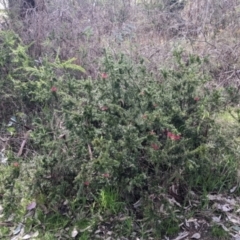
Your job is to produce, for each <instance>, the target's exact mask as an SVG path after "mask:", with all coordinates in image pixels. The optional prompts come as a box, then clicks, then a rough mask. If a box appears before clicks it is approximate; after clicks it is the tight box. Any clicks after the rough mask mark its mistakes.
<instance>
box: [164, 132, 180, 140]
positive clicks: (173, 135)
mask: <svg viewBox="0 0 240 240" xmlns="http://www.w3.org/2000/svg"><path fill="white" fill-rule="evenodd" d="M167 137H168V138H170V139H171V140H174V141H175V140H179V139H180V138H181V136H180V135H176V134H174V133H171V132H167Z"/></svg>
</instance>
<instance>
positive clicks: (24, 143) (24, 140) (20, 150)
mask: <svg viewBox="0 0 240 240" xmlns="http://www.w3.org/2000/svg"><path fill="white" fill-rule="evenodd" d="M30 133H31V130H29V131H27V132H26V133H25V134H24V137H23V141H22V144H21V147H20V149H19V151H18V154H17V157H20V156H21V155H22V153H23V148H24V147H25V145H26V143H27V139H28V137H29V134H30Z"/></svg>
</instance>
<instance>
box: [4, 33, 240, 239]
mask: <svg viewBox="0 0 240 240" xmlns="http://www.w3.org/2000/svg"><path fill="white" fill-rule="evenodd" d="M7 39H10V41H9V42H10V43H8V44H9V45H7V48H2V51H3V53H4V54H3V56H4V58H3V59H2V60H1V63H0V64H2V66H5V65H4V62H7V59H8V58H10V59H11V61H10V60H8V61H10V62H11V63H9V65H7V69H8V71H9V72H8V73H6V74H5V77H6V78H5V79H4V78H2V83H1V84H2V86H3V90H2V89H1V90H0V91H2V94H3V95H2V96H1V100H2V101H4V102H5V103H7V104H10V102H11V101H14V102H15V104H13V105H11V111H10V112H11V114H14V115H17V116H18V119H17V122H19V124H18V125H19V126H20V127H19V128H16V129H15V132H13V133H12V135H15V134H17V133H18V134H20V133H22V132H23V131H24V129H25V127H26V126H25V124H26V122H24V120H21V116H27V117H28V118H27V122H28V123H29V124H30V125H31V129H32V131H31V133H30V147H29V148H30V150H31V153H30V154H29V155H27V156H28V159H31V160H29V162H27V163H25V165H24V166H31V168H30V170H29V171H25V173H24V171H22V169H21V168H16V167H15V168H13V169H12V167H10V166H6V167H5V166H4V167H3V169H4V171H5V173H4V175H3V176H4V177H3V179H2V180H3V181H2V182H3V184H4V186H1V192H3V193H4V201H3V202H4V204H5V205H4V206H5V207H6V209H11V210H13V209H16V205H17V203H19V200H22V199H24V200H25V201H26V199H25V198H24V197H23V196H21V195H19V192H20V190H21V187H18V186H17V184H16V183H15V179H21V180H23V179H26V176H28V177H29V178H30V179H31V183H28V185H27V187H26V191H29V193H31V194H30V195H31V197H32V198H34V199H36V202H37V204H39V205H41V206H44V208H45V209H47V210H48V211H52V212H53V213H54V214H53V215H51V214H50V215H48V216H46V215H45V213H44V212H43V211H42V210H39V209H38V210H37V211H36V213H35V214H36V215H35V219H37V220H39V221H40V222H43V223H44V226H45V229H47V230H50V229H51V228H54V229H55V230H56V229H59V228H60V227H61V226H62V225H67V224H68V219H66V218H65V217H63V215H65V214H70V215H71V216H72V215H73V217H72V218H71V219H77V221H78V222H81V221H82V220H83V219H85V218H89V226H91V227H94V226H95V221H97V220H96V219H98V217H99V215H101V214H102V215H104V216H105V217H109V216H110V215H112V214H115V215H116V214H120V213H121V212H123V211H124V208H123V207H126V206H132V204H133V203H135V202H136V201H137V200H139V199H140V198H143V197H145V196H146V195H148V194H150V193H152V192H157V190H156V189H158V188H159V186H161V187H162V188H164V189H165V190H166V191H167V189H168V188H169V186H171V185H173V184H178V185H185V186H186V185H187V190H188V189H194V190H197V191H199V192H207V191H219V190H221V189H224V188H229V186H232V185H233V183H235V181H236V179H235V176H236V175H235V172H236V169H237V166H238V163H237V161H236V159H238V158H239V152H238V150H236V149H237V148H236V146H237V145H236V143H234V141H232V140H231V139H229V136H228V135H227V132H224V134H223V131H222V126H221V124H219V122H218V121H217V120H218V119H217V118H218V116H220V115H221V113H222V112H223V111H224V110H225V108H226V105H227V104H232V105H234V102H235V101H236V99H237V98H238V95H237V90H236V89H233V88H231V89H228V91H226V92H225V91H220V90H215V89H211V88H209V87H208V86H209V85H208V84H207V83H209V82H210V79H209V78H208V75H207V73H204V71H203V69H202V62H203V59H201V58H200V57H198V56H194V55H189V56H188V61H187V63H186V62H185V61H183V57H182V55H183V52H182V51H176V52H174V56H175V59H176V62H175V63H174V64H173V67H172V69H160V71H161V78H160V79H155V78H154V77H153V74H151V73H149V72H148V71H147V70H146V67H145V63H144V61H143V60H142V61H140V62H138V63H136V62H133V61H132V60H131V59H129V58H128V57H126V56H125V55H123V54H121V55H119V56H118V57H117V58H114V57H113V56H111V55H109V54H108V53H107V52H106V53H105V57H104V59H103V67H102V73H101V74H99V77H98V79H91V78H87V79H81V80H80V79H76V78H75V77H74V74H72V72H71V71H70V70H73V71H81V72H84V69H83V68H81V67H79V66H76V65H75V64H73V59H71V60H69V61H66V62H61V61H60V60H59V59H58V58H56V59H55V62H49V61H48V60H47V58H45V59H43V60H42V61H41V62H40V63H38V64H37V65H36V62H35V61H33V60H32V59H31V58H30V57H29V56H28V55H27V53H26V51H27V50H26V48H27V47H23V46H22V45H21V41H20V40H19V39H18V38H17V37H14V35H12V34H10V33H5V35H4V34H3V35H2V41H3V43H2V45H5V44H7V43H5V41H7ZM0 45H1V44H0ZM69 69H70V70H69ZM9 93H11V97H10V98H9V97H8V96H9ZM10 99H11V100H10ZM15 105H16V106H15ZM16 113H18V114H16ZM10 116H12V115H10ZM4 126H5V125H4ZM5 130H6V129H5ZM233 140H234V139H233ZM12 151H14V149H13V150H12ZM13 159H14V157H13ZM26 164H27V165H26ZM10 168H11V169H10ZM26 168H27V167H26ZM0 170H1V171H2V166H1V169H0ZM26 172H28V175H27V173H26ZM213 173H214V174H213ZM24 174H25V175H24ZM9 189H10V190H9ZM14 191H15V192H14ZM16 192H17V193H18V195H17V196H15V193H16ZM187 192H188V191H186V192H185V193H183V195H182V196H181V199H182V203H184V202H185V201H186V200H187V198H188V197H189V196H188V193H187ZM26 194H27V193H26ZM29 197H30V196H29ZM19 198H20V199H19ZM27 200H28V199H27ZM65 201H67V202H69V206H68V207H66V204H65V205H64V204H63V202H65ZM124 201H125V202H124ZM7 202H9V203H11V204H12V205H13V206H14V207H12V208H10V207H8V206H7ZM123 202H124V203H123ZM25 205H26V204H25ZM25 205H24V204H22V206H21V207H19V209H18V211H19V214H20V215H23V214H24V211H25V207H26V206H25ZM63 206H64V207H63ZM153 206H154V207H149V206H148V204H147V206H146V207H144V206H143V207H142V208H141V210H139V211H142V213H141V214H142V215H144V214H145V213H146V211H148V214H149V213H151V212H152V213H153V215H152V216H153V217H152V216H150V217H151V223H152V222H156V221H155V220H156V219H157V218H159V217H160V216H161V214H160V213H158V212H156V213H155V212H154V211H155V205H153ZM65 208H66V209H65ZM129 208H130V211H131V213H134V211H135V210H134V209H133V208H132V207H129ZM63 209H64V210H63ZM81 211H82V212H83V214H80V213H79V212H81ZM169 211H170V210H169ZM76 212H78V214H77V213H76ZM170 212H171V211H170ZM141 214H139V215H141ZM136 215H137V214H136ZM150 215H151V214H150ZM146 216H149V215H146ZM99 218H100V217H99ZM152 219H153V220H152ZM37 222H38V221H36V222H34V224H36V225H37ZM53 222H54V224H53ZM130 225H131V221H129V223H126V229H128V230H126V231H128V233H127V234H128V235H130V233H129V232H130V230H131V227H130ZM155 227H156V228H155V229H157V231H156V233H155V234H156V236H162V235H164V233H167V234H168V235H173V234H174V233H176V232H177V231H178V229H179V227H178V220H176V218H175V215H173V216H171V217H168V218H164V219H162V221H161V224H160V223H157V225H156V226H155ZM158 230H159V232H158ZM124 231H125V230H124ZM164 231H165V232H164ZM84 234H85V233H84ZM84 234H83V235H82V236H81V239H85V236H86V238H87V237H88V233H86V234H85V235H84Z"/></svg>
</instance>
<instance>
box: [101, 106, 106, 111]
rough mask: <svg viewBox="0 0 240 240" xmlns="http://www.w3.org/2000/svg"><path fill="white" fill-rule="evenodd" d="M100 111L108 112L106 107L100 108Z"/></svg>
mask: <svg viewBox="0 0 240 240" xmlns="http://www.w3.org/2000/svg"><path fill="white" fill-rule="evenodd" d="M100 109H101V110H102V111H107V110H108V107H106V106H103V107H101V108H100Z"/></svg>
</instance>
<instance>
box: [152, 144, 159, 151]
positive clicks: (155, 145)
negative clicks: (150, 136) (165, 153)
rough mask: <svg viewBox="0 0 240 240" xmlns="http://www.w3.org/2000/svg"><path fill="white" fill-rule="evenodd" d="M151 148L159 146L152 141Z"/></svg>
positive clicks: (156, 148) (155, 148)
mask: <svg viewBox="0 0 240 240" xmlns="http://www.w3.org/2000/svg"><path fill="white" fill-rule="evenodd" d="M151 148H153V149H154V150H158V149H159V146H158V145H157V144H156V143H152V144H151Z"/></svg>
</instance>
